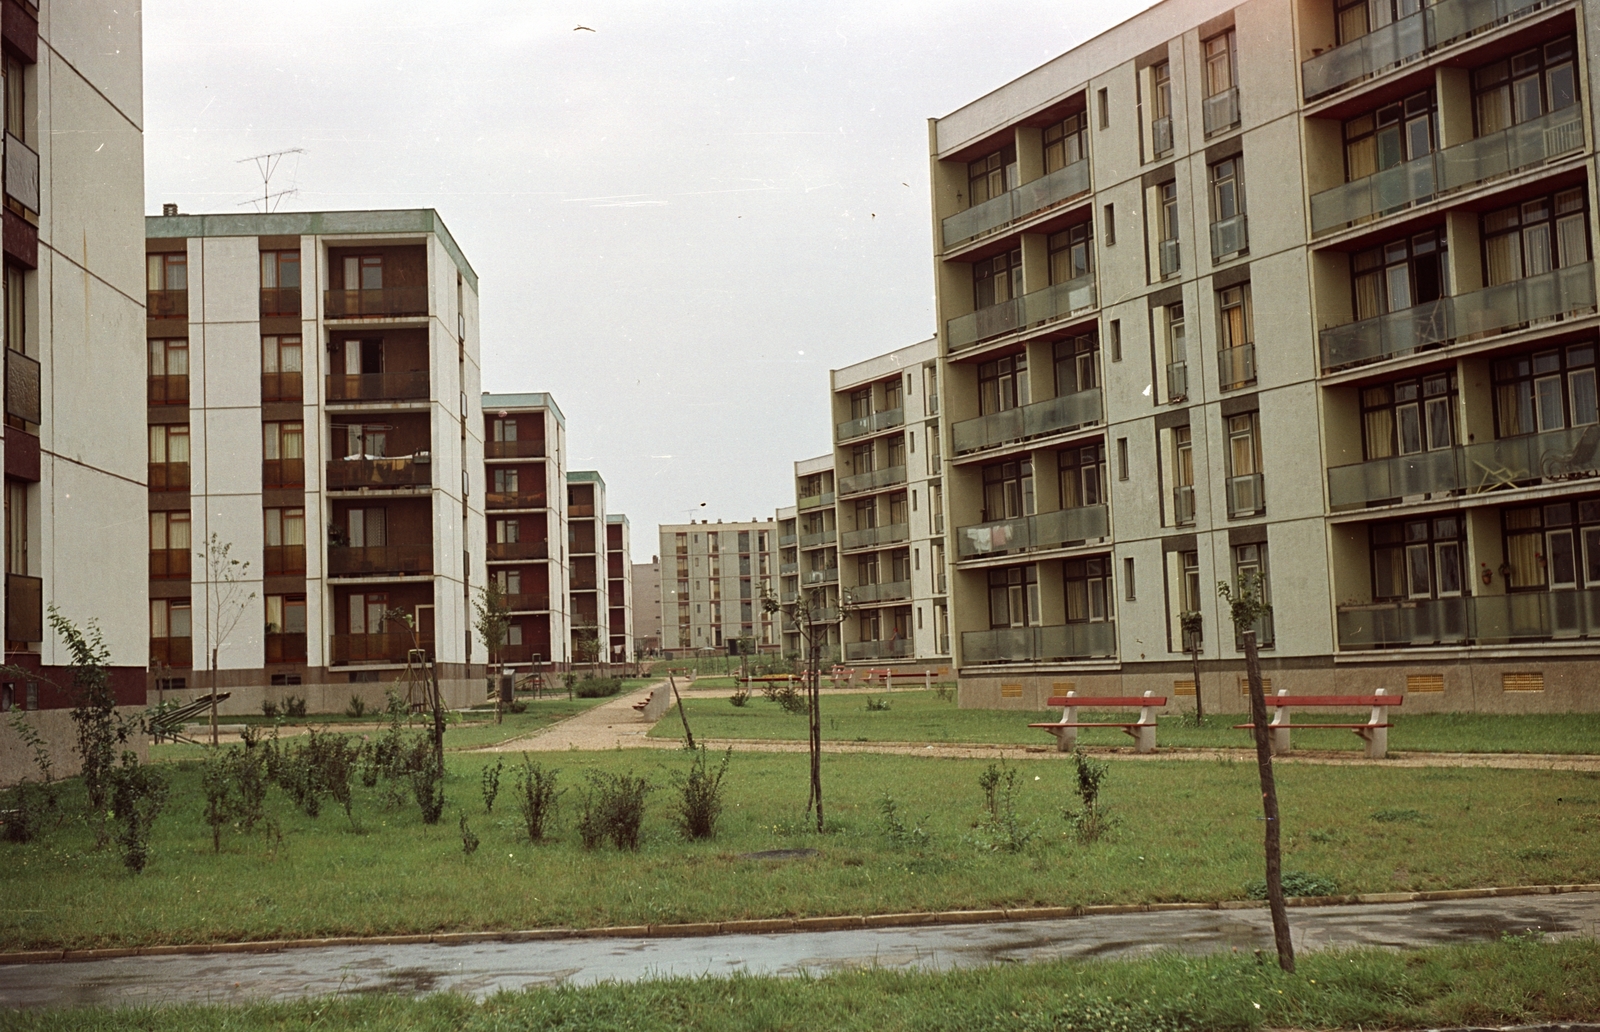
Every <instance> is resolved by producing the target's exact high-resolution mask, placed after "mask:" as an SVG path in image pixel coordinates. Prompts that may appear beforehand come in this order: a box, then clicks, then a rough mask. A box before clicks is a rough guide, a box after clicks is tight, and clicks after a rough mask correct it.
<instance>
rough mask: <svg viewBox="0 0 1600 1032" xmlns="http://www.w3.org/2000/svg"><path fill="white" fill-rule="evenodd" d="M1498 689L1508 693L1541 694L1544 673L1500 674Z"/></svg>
mask: <svg viewBox="0 0 1600 1032" xmlns="http://www.w3.org/2000/svg"><path fill="white" fill-rule="evenodd" d="M1500 687H1501V688H1503V689H1505V690H1506V691H1508V692H1542V691H1544V673H1543V672H1542V671H1535V672H1533V673H1531V674H1501V675H1500Z"/></svg>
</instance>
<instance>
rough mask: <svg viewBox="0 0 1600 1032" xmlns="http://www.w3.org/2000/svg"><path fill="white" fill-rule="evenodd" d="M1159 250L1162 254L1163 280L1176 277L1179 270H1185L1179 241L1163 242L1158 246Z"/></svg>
mask: <svg viewBox="0 0 1600 1032" xmlns="http://www.w3.org/2000/svg"><path fill="white" fill-rule="evenodd" d="M1157 250H1158V252H1159V254H1160V261H1161V278H1162V279H1166V278H1167V277H1168V276H1176V275H1177V274H1178V272H1179V270H1181V269H1182V268H1183V256H1182V254H1181V253H1180V252H1179V251H1178V241H1177V240H1176V239H1173V240H1163V241H1161V242H1160V244H1158V245H1157Z"/></svg>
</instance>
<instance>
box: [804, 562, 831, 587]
mask: <svg viewBox="0 0 1600 1032" xmlns="http://www.w3.org/2000/svg"><path fill="white" fill-rule="evenodd" d="M838 582H839V568H838V567H837V566H830V567H828V568H827V569H825V570H807V571H806V572H805V573H802V574H801V575H800V583H801V584H805V585H816V584H837V583H838Z"/></svg>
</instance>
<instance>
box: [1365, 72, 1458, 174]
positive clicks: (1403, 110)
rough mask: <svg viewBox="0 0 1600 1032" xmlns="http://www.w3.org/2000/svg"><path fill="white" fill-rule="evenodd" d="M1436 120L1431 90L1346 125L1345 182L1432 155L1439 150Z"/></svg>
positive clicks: (1382, 108)
mask: <svg viewBox="0 0 1600 1032" xmlns="http://www.w3.org/2000/svg"><path fill="white" fill-rule="evenodd" d="M1438 117H1439V116H1438V111H1437V109H1436V106H1435V104H1434V95H1433V90H1432V88H1431V87H1430V88H1429V89H1426V90H1423V91H1422V92H1420V93H1413V94H1412V95H1411V96H1409V97H1406V98H1405V99H1404V100H1399V101H1396V102H1394V103H1393V104H1389V105H1387V106H1385V107H1381V108H1379V109H1378V110H1377V111H1369V112H1367V113H1366V114H1364V115H1361V116H1359V117H1356V118H1352V119H1350V120H1349V121H1347V122H1345V123H1344V173H1345V179H1346V180H1347V181H1350V182H1354V181H1355V180H1357V179H1365V178H1366V177H1367V176H1370V175H1375V174H1377V173H1379V172H1382V171H1383V170H1384V169H1388V168H1394V167H1395V166H1396V165H1401V164H1404V163H1405V162H1407V161H1412V160H1415V159H1416V158H1422V157H1426V156H1427V155H1429V154H1432V153H1433V152H1434V151H1435V150H1436V149H1437V148H1438V139H1439V129H1438Z"/></svg>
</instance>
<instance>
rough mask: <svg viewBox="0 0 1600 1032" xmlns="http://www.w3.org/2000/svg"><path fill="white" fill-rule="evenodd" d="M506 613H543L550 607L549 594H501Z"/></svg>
mask: <svg viewBox="0 0 1600 1032" xmlns="http://www.w3.org/2000/svg"><path fill="white" fill-rule="evenodd" d="M500 597H501V599H502V600H503V601H504V602H505V607H506V612H508V613H544V612H548V611H549V609H550V596H549V595H531V594H517V595H502V596H500Z"/></svg>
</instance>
